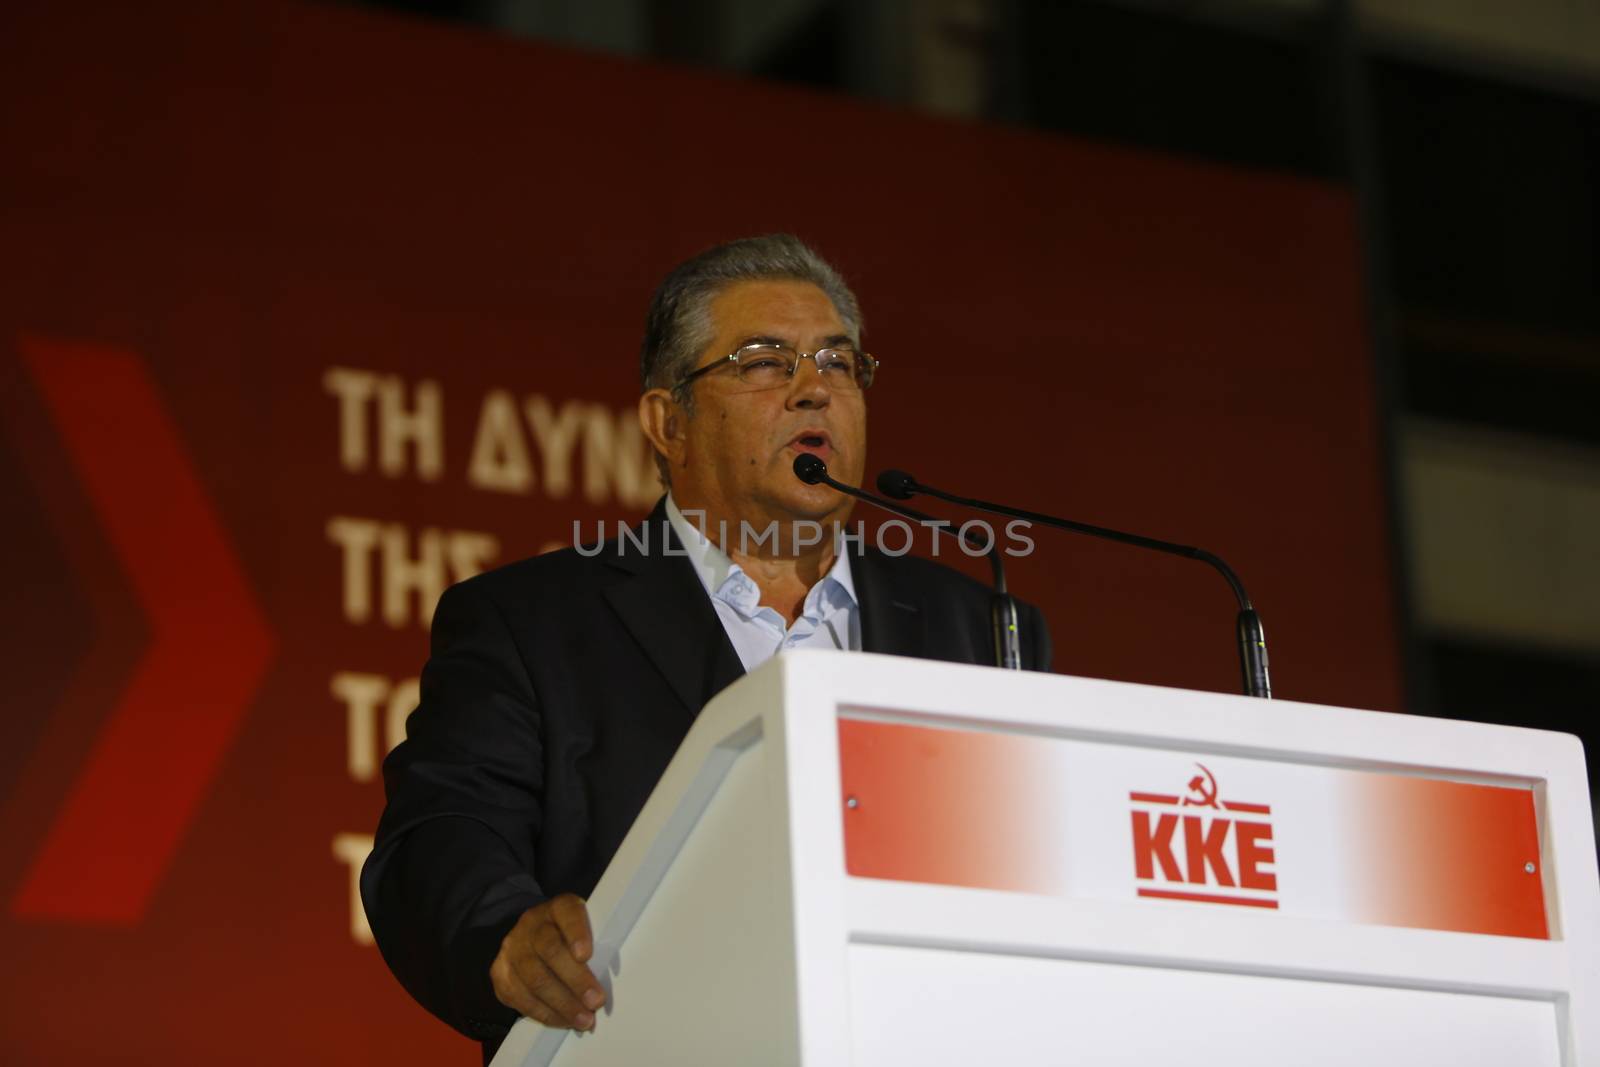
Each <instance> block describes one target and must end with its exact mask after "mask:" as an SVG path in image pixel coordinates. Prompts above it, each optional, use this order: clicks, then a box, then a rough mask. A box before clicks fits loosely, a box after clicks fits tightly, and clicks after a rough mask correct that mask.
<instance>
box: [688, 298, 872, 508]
mask: <svg viewBox="0 0 1600 1067" xmlns="http://www.w3.org/2000/svg"><path fill="white" fill-rule="evenodd" d="M711 320H712V325H713V330H714V340H713V341H712V343H711V344H710V345H708V346H707V347H706V348H705V349H704V350H702V351H701V352H700V354H699V358H698V359H697V360H696V363H695V366H696V367H703V366H706V365H708V364H711V363H714V362H716V360H717V359H718V358H720V357H722V356H724V355H726V354H727V353H729V352H733V351H735V350H736V349H738V348H740V347H741V346H743V345H746V344H750V343H753V342H756V341H768V342H781V343H783V344H786V345H790V346H792V347H793V348H795V349H796V350H797V351H800V352H814V351H816V350H817V349H819V348H827V347H829V346H830V345H837V344H841V343H846V342H849V341H850V340H851V338H850V337H849V335H848V333H847V332H846V328H845V325H844V323H843V322H842V321H840V319H839V315H838V312H836V311H835V310H834V307H833V302H832V301H830V300H829V299H828V297H827V295H826V294H825V293H823V291H822V290H821V289H819V288H817V287H816V286H815V285H812V284H810V283H809V282H794V281H751V282H737V283H735V284H733V285H730V286H728V287H727V288H726V289H724V290H723V291H722V292H721V293H719V294H718V295H717V296H716V297H715V298H714V299H713V300H712V302H711ZM688 388H690V389H691V390H693V398H694V414H693V415H692V416H690V417H683V416H682V415H679V420H680V421H679V423H678V425H677V430H678V434H677V435H676V436H675V437H674V439H673V444H672V446H671V447H670V448H669V450H668V458H669V460H670V462H671V464H672V492H673V499H674V500H676V501H677V502H678V506H679V507H680V508H685V509H688V508H704V509H706V511H707V513H708V515H710V516H718V517H726V518H727V519H728V520H729V521H730V522H738V521H747V522H750V523H753V524H756V525H758V526H765V525H766V524H767V523H769V522H771V521H773V520H777V521H779V522H787V521H790V520H793V519H813V520H817V521H824V522H825V521H843V520H844V519H845V517H846V516H848V514H849V512H850V506H851V503H852V501H851V499H850V498H849V497H847V496H845V495H844V494H842V493H839V492H836V491H835V490H833V489H829V488H828V487H827V486H825V485H806V484H805V483H804V482H802V481H800V479H798V478H796V477H795V474H794V460H795V457H796V456H797V455H799V454H800V453H801V452H811V453H814V454H815V455H817V456H819V457H821V459H822V460H823V461H824V462H825V463H827V464H828V472H829V473H830V474H831V475H832V476H833V477H834V478H836V479H838V480H839V481H842V482H845V483H847V484H850V485H859V484H861V478H862V474H863V472H864V470H865V469H866V441H867V409H866V403H865V399H864V397H863V394H862V393H861V391H860V390H859V389H847V388H839V387H834V386H830V385H829V384H827V383H826V382H824V381H823V379H822V376H821V375H820V374H818V373H817V369H816V365H815V363H814V361H812V360H810V359H802V360H801V361H800V362H799V365H798V366H797V367H796V368H795V374H794V377H793V378H792V379H790V380H789V382H788V383H787V384H785V385H783V386H781V387H779V388H774V389H764V390H759V391H751V390H750V388H749V386H747V385H746V384H745V383H744V382H742V381H740V380H739V376H738V374H737V373H736V372H735V367H734V365H733V364H732V362H727V363H725V364H724V365H723V366H721V367H718V369H716V370H713V371H711V372H710V373H709V374H705V375H702V376H701V377H700V378H698V379H696V380H695V381H694V382H693V383H691V384H690V386H689V387H688Z"/></svg>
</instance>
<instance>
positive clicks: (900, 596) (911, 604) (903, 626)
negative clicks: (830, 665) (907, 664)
mask: <svg viewBox="0 0 1600 1067" xmlns="http://www.w3.org/2000/svg"><path fill="white" fill-rule="evenodd" d="M850 568H851V570H850V573H851V576H852V577H853V578H854V579H855V583H856V597H857V598H858V599H859V600H860V602H861V650H862V651H863V652H883V653H886V654H888V655H891V656H925V655H927V647H928V637H927V612H925V611H924V610H923V607H922V594H921V591H920V590H918V589H916V588H915V587H912V586H910V585H909V584H908V583H906V582H903V581H900V580H899V575H898V574H897V573H896V569H895V568H894V567H893V566H892V565H891V562H890V561H889V560H887V559H885V558H884V557H883V556H881V555H879V554H878V553H876V552H871V551H861V552H858V553H857V554H856V555H855V556H854V557H853V558H852V559H851V561H850Z"/></svg>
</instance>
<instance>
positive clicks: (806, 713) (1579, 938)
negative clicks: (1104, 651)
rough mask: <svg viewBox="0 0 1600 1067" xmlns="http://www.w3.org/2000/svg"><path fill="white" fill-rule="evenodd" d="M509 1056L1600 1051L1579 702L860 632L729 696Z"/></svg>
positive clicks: (1460, 1064)
mask: <svg viewBox="0 0 1600 1067" xmlns="http://www.w3.org/2000/svg"><path fill="white" fill-rule="evenodd" d="M589 906H590V912H591V919H592V921H593V923H594V928H595V932H596V940H597V950H596V958H595V961H594V966H595V969H596V973H597V974H601V980H602V982H603V983H604V984H605V985H606V987H607V988H608V990H609V991H610V995H611V996H610V1001H609V1003H608V1005H607V1007H606V1009H605V1010H604V1011H603V1012H602V1014H601V1017H600V1019H599V1021H598V1025H597V1026H596V1028H595V1031H594V1032H593V1033H591V1034H584V1035H577V1034H571V1033H568V1032H565V1031H552V1030H546V1029H544V1028H543V1027H540V1026H538V1025H537V1024H535V1023H533V1022H531V1021H529V1020H527V1019H524V1020H522V1021H521V1022H519V1023H518V1024H517V1026H516V1027H515V1028H513V1030H512V1032H511V1034H510V1036H509V1037H508V1038H507V1040H506V1042H505V1044H504V1046H503V1047H502V1048H501V1050H500V1053H499V1054H498V1056H497V1057H496V1058H495V1060H494V1064H495V1065H496V1067H519V1065H543V1064H558V1065H561V1067H568V1065H589V1064H630V1065H631V1064H652V1065H656V1064H660V1065H676V1064H684V1065H695V1067H716V1065H722V1064H762V1065H769V1064H797V1065H798V1064H804V1065H807V1067H811V1065H828V1067H836V1065H846V1064H854V1065H858V1067H867V1065H872V1067H879V1065H917V1067H929V1065H943V1064H951V1065H955V1064H961V1065H973V1064H990V1063H1008V1064H1130V1065H1132V1064H1138V1065H1147V1064H1171V1065H1182V1067H1202V1065H1205V1067H1209V1065H1216V1067H1256V1065H1261V1067H1266V1065H1271V1067H1280V1065H1283V1064H1295V1065H1297V1067H1307V1065H1324V1064H1325V1065H1329V1067H1333V1065H1338V1067H1349V1065H1352V1064H1354V1065H1359V1067H1379V1065H1389V1064H1394V1065H1400V1064H1405V1065H1407V1067H1412V1065H1418V1064H1441V1065H1444V1064H1448V1065H1451V1067H1466V1065H1480V1064H1481V1065H1484V1067H1490V1065H1493V1067H1538V1065H1563V1067H1576V1065H1584V1067H1597V1065H1600V879H1597V874H1596V863H1595V840H1594V836H1593V830H1592V827H1591V812H1590V807H1589V795H1588V791H1587V788H1586V783H1585V771H1584V763H1583V754H1582V749H1581V746H1580V745H1579V743H1578V742H1577V740H1576V739H1575V738H1572V737H1569V736H1567V735H1564V734H1552V733H1546V732H1542V731H1535V730H1525V729H1519V728H1514V727H1502V726H1486V725H1481V724H1475V723H1465V722H1453V721H1444V720H1436V719H1424V718H1417V717H1411V716H1405V715H1391V714H1382V713H1377V712H1365V711H1351V710H1346V709H1342V708H1329V707H1320V706H1315V705H1308V704H1295V703H1291V702H1288V701H1270V702H1269V701H1259V700H1249V699H1246V698H1244V697H1233V696H1223V695H1219V694H1213V693H1195V692H1186V691H1182V690H1172V689H1160V688H1155V687H1151V686H1141V685H1127V684H1122V683H1116V682H1104V681H1092V680H1086V679H1081V678H1067V677H1061V676H1058V675H1047V674H1031V673H1023V672H1006V671H999V670H995V669H991V668H981V667H964V666H956V665H951V664H943V663H931V662H926V661H921V660H910V659H900V658H895V657H889V656H874V655H866V654H860V653H822V652H805V653H796V654H789V655H785V656H782V657H779V658H778V659H776V660H774V661H772V662H770V663H768V664H767V665H766V666H764V667H762V668H761V669H760V670H757V671H755V672H753V673H752V674H750V675H749V676H747V677H745V678H743V679H741V680H740V681H739V682H738V683H737V684H735V685H733V686H731V687H730V688H729V689H728V690H727V691H725V692H724V693H722V694H721V695H719V696H718V697H717V698H716V699H715V700H713V701H712V702H711V703H710V704H709V705H708V706H707V707H706V708H705V710H704V711H703V712H702V713H701V715H700V717H699V719H698V721H697V722H696V723H695V725H694V728H693V729H692V730H691V731H690V733H689V735H688V737H687V739H686V740H685V741H684V743H683V746H682V748H681V749H680V750H679V751H678V753H677V755H676V756H675V757H674V759H673V761H672V763H671V765H670V766H669V767H668V769H667V771H666V773H665V775H664V776H663V777H662V779H661V782H660V783H659V785H658V786H657V788H656V790H655V792H654V793H653V794H652V795H651V797H650V800H649V802H648V803H647V804H646V805H645V807H644V810H643V811H642V812H641V814H640V816H639V819H638V821H637V822H636V823H635V824H634V826H633V828H632V830H631V831H630V832H629V834H628V836H627V839H626V840H625V841H624V843H623V845H622V848H621V850H620V851H619V852H618V853H617V855H616V857H615V859H614V860H613V861H612V863H611V866H610V867H609V868H608V869H607V871H606V874H605V876H604V878H602V879H601V881H600V884H599V886H598V887H597V888H596V890H595V892H594V894H593V897H592V898H591V900H590V902H589Z"/></svg>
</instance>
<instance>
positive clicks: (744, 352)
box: [674, 344, 878, 393]
mask: <svg viewBox="0 0 1600 1067" xmlns="http://www.w3.org/2000/svg"><path fill="white" fill-rule="evenodd" d="M802 359H809V360H811V362H812V363H814V364H815V365H816V368H817V373H818V374H820V375H821V376H822V380H823V381H824V382H826V383H827V384H828V387H829V388H830V389H836V390H839V391H840V392H855V391H856V390H858V389H865V388H867V387H868V386H870V385H871V384H872V379H873V376H874V375H876V374H877V371H878V361H877V360H875V359H873V358H872V357H871V356H869V355H867V354H866V353H865V352H857V351H856V350H855V349H853V348H819V349H817V350H816V351H815V352H796V351H795V350H794V349H793V348H791V347H789V346H788V345H774V344H754V345H745V346H744V347H743V348H740V349H739V350H738V351H736V352H730V353H728V354H727V355H726V356H723V357H722V358H721V359H718V360H715V361H714V362H711V363H707V364H706V365H705V366H704V367H701V368H699V369H698V370H692V371H690V372H689V373H688V374H685V375H684V376H683V377H682V378H680V379H678V384H677V385H676V386H674V389H675V390H677V389H683V388H685V387H686V386H688V385H689V383H690V382H693V381H694V380H695V379H696V378H698V377H700V376H701V375H704V374H710V373H711V372H712V371H714V370H717V369H718V368H720V367H724V366H726V365H727V364H729V363H732V364H733V366H734V370H735V372H736V373H737V374H738V376H739V381H740V382H741V383H742V384H743V385H744V386H745V387H746V389H747V391H749V392H752V393H753V392H757V391H758V390H762V389H780V388H782V387H783V386H786V385H788V384H789V383H790V382H791V381H793V380H794V375H795V371H796V370H798V369H799V367H800V361H801V360H802Z"/></svg>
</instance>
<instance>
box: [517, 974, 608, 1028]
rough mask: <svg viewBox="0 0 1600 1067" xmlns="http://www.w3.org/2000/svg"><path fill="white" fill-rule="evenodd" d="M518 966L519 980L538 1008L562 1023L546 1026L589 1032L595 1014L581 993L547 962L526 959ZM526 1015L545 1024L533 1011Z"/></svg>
mask: <svg viewBox="0 0 1600 1067" xmlns="http://www.w3.org/2000/svg"><path fill="white" fill-rule="evenodd" d="M514 967H515V969H516V973H517V979H518V981H519V982H521V984H522V985H523V986H524V987H525V988H526V989H528V990H529V991H530V992H531V993H532V994H533V998H534V999H535V1000H536V1001H537V1002H538V1004H537V1005H536V1006H537V1007H542V1008H544V1009H545V1010H546V1011H548V1012H550V1013H551V1014H553V1015H554V1016H555V1018H556V1019H557V1020H558V1022H556V1023H554V1024H551V1023H546V1025H557V1026H570V1027H574V1028H576V1029H578V1030H587V1029H589V1028H590V1027H592V1026H593V1025H594V1013H593V1012H591V1011H590V1010H589V1009H587V1008H586V1007H585V1006H584V1005H583V1004H582V1003H580V1002H579V1000H578V994H577V993H576V992H574V991H573V990H572V989H571V988H569V987H568V985H567V983H566V982H565V981H563V980H562V979H561V978H560V977H558V976H557V975H556V974H555V973H554V972H553V971H552V970H551V969H550V967H548V966H547V965H546V964H545V962H544V961H543V960H540V959H538V958H527V959H522V960H518V961H516V963H515V964H514ZM524 1014H528V1015H533V1017H534V1018H536V1019H539V1021H540V1022H544V1019H542V1018H540V1017H539V1016H538V1015H537V1014H534V1013H533V1012H524Z"/></svg>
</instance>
